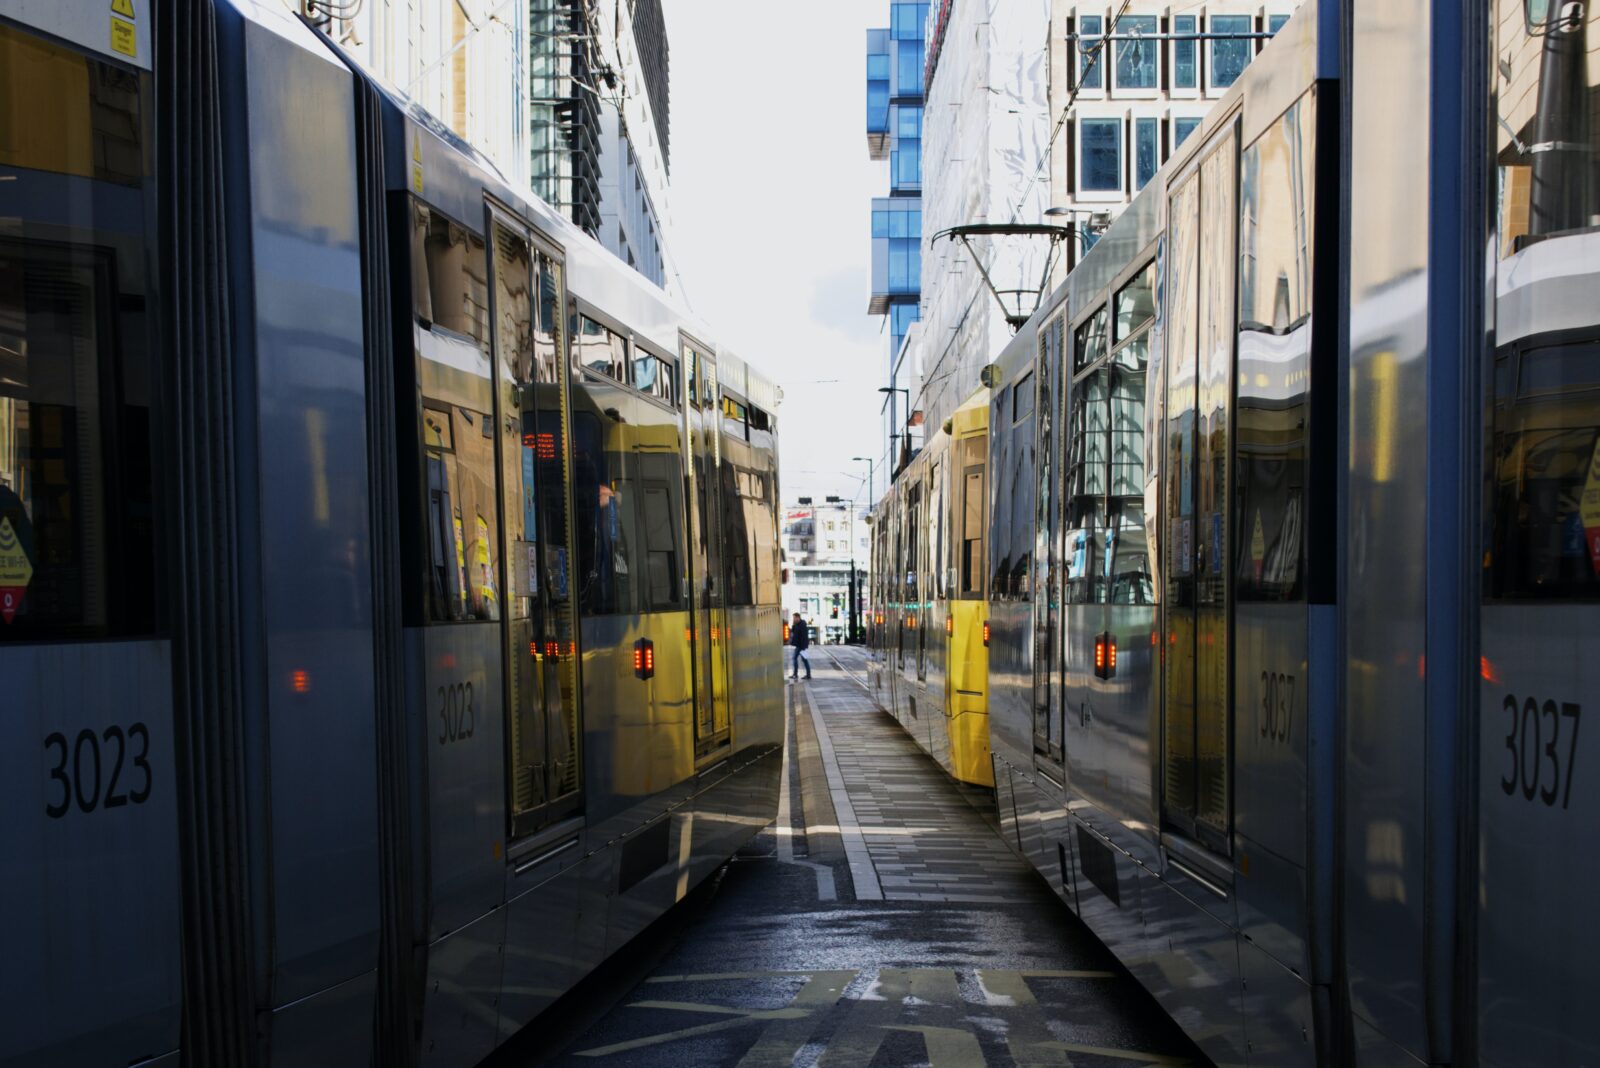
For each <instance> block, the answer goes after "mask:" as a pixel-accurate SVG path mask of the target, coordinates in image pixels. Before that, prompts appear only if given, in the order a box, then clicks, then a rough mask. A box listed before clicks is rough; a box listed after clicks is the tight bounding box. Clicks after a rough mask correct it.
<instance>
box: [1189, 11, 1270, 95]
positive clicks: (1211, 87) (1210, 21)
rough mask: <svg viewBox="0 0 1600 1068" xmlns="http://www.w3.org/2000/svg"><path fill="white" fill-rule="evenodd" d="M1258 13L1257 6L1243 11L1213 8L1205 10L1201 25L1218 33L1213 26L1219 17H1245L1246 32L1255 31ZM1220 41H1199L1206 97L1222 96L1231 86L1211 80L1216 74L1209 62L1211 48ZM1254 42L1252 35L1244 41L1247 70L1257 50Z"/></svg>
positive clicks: (1253, 60) (1208, 31) (1213, 39)
mask: <svg viewBox="0 0 1600 1068" xmlns="http://www.w3.org/2000/svg"><path fill="white" fill-rule="evenodd" d="M1259 14H1260V11H1259V9H1257V8H1250V9H1248V10H1245V11H1214V10H1208V11H1207V12H1206V15H1205V21H1204V22H1202V23H1201V25H1203V26H1204V27H1205V32H1206V33H1219V32H1221V31H1219V30H1217V29H1216V28H1215V25H1214V24H1215V22H1216V20H1217V19H1219V18H1224V19H1226V18H1245V19H1249V20H1250V29H1249V30H1247V31H1246V32H1248V33H1254V32H1255V28H1256V17H1257V15H1259ZM1221 43H1222V42H1221V41H1220V40H1218V39H1216V38H1212V39H1210V40H1206V41H1201V42H1200V44H1201V45H1202V46H1203V47H1204V48H1205V58H1204V61H1203V62H1202V63H1201V69H1202V70H1203V71H1204V72H1205V77H1204V80H1203V81H1202V84H1203V85H1204V86H1205V95H1206V96H1207V97H1210V98H1216V97H1219V96H1222V95H1224V94H1226V93H1227V91H1228V90H1229V89H1232V88H1233V86H1232V85H1218V84H1216V82H1215V81H1214V80H1213V78H1214V76H1215V75H1216V72H1217V70H1216V64H1215V63H1213V62H1211V53H1212V50H1213V49H1215V48H1216V46H1217V45H1219V44H1221ZM1256 44H1257V42H1256V39H1255V38H1253V37H1252V38H1249V39H1248V40H1246V41H1245V47H1247V48H1249V49H1250V58H1249V59H1248V60H1246V61H1245V70H1249V69H1250V64H1251V63H1253V62H1255V58H1256V52H1257V49H1256ZM1239 77H1240V78H1242V77H1244V72H1243V71H1241V72H1240V73H1239ZM1235 81H1237V79H1235Z"/></svg>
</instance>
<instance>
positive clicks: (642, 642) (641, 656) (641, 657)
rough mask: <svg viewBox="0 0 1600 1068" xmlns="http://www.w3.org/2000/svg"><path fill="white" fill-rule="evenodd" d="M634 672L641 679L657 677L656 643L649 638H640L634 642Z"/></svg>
mask: <svg viewBox="0 0 1600 1068" xmlns="http://www.w3.org/2000/svg"><path fill="white" fill-rule="evenodd" d="M633 674H634V677H635V678H640V679H651V678H655V674H656V643H655V642H653V641H651V640H650V639H649V638H640V639H639V640H638V641H636V642H634V643H633Z"/></svg>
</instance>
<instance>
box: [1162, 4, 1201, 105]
mask: <svg viewBox="0 0 1600 1068" xmlns="http://www.w3.org/2000/svg"><path fill="white" fill-rule="evenodd" d="M1180 18H1192V19H1194V32H1195V33H1197V34H1199V33H1203V32H1204V31H1205V25H1206V21H1205V15H1204V14H1203V13H1201V11H1200V10H1199V9H1191V10H1187V11H1179V12H1175V13H1174V14H1173V15H1172V16H1171V17H1170V18H1169V19H1168V20H1167V32H1168V33H1171V34H1176V33H1177V32H1178V19H1180ZM1191 43H1192V44H1193V45H1194V85H1192V86H1184V87H1180V86H1179V85H1178V84H1177V77H1178V56H1177V48H1178V42H1177V41H1170V40H1169V41H1168V42H1167V47H1165V48H1163V49H1162V53H1163V55H1162V60H1163V61H1164V62H1165V63H1166V68H1165V69H1166V71H1167V72H1168V81H1169V83H1170V84H1169V87H1168V89H1167V95H1168V96H1169V97H1171V98H1172V99H1173V100H1198V99H1199V98H1200V96H1201V94H1202V93H1203V92H1204V88H1203V87H1204V85H1205V68H1206V64H1205V59H1204V54H1205V48H1206V42H1205V41H1193V42H1191Z"/></svg>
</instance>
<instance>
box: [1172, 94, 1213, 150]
mask: <svg viewBox="0 0 1600 1068" xmlns="http://www.w3.org/2000/svg"><path fill="white" fill-rule="evenodd" d="M1179 119H1193V120H1194V121H1195V131H1194V133H1192V134H1190V135H1189V136H1190V137H1198V136H1200V128H1201V127H1202V126H1204V125H1205V119H1206V109H1205V107H1204V106H1203V105H1202V106H1200V107H1193V108H1173V109H1172V110H1171V111H1169V112H1168V113H1167V145H1166V150H1167V154H1166V157H1165V159H1171V158H1172V157H1173V156H1175V155H1177V154H1178V153H1179V152H1181V151H1183V149H1182V148H1181V147H1180V146H1179V144H1178V120H1179Z"/></svg>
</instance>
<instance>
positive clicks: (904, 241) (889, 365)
mask: <svg viewBox="0 0 1600 1068" xmlns="http://www.w3.org/2000/svg"><path fill="white" fill-rule="evenodd" d="M927 20H928V4H926V3H902V2H895V3H891V4H890V5H889V27H888V28H887V29H878V30H868V31H867V153H868V155H869V156H870V157H871V158H872V159H875V160H886V161H887V162H888V164H889V195H888V196H884V197H875V198H874V199H873V201H872V293H871V295H870V296H869V298H868V302H867V313H868V314H869V315H885V316H888V328H889V329H888V334H889V351H888V359H887V361H886V364H885V371H886V377H885V382H886V384H887V385H889V386H894V385H896V384H897V382H896V374H895V367H896V360H897V358H898V357H899V355H900V350H901V347H902V345H903V344H904V341H905V337H906V333H907V331H908V330H909V329H910V327H911V324H912V323H914V322H916V321H917V318H918V315H919V309H918V300H919V296H920V293H921V279H922V116H923V84H922V78H923V71H924V68H925V65H926V59H927V57H926V51H925V49H924V41H923V32H924V27H925V26H926V24H927ZM904 396H905V395H904V394H901V393H889V394H886V395H885V403H884V433H885V441H886V443H888V445H889V447H892V442H893V440H894V437H893V436H894V435H895V434H896V433H898V431H899V429H900V427H901V425H902V424H903V423H904V421H905V415H904V410H905V409H904V404H903V403H902V402H901V398H902V397H904Z"/></svg>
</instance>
